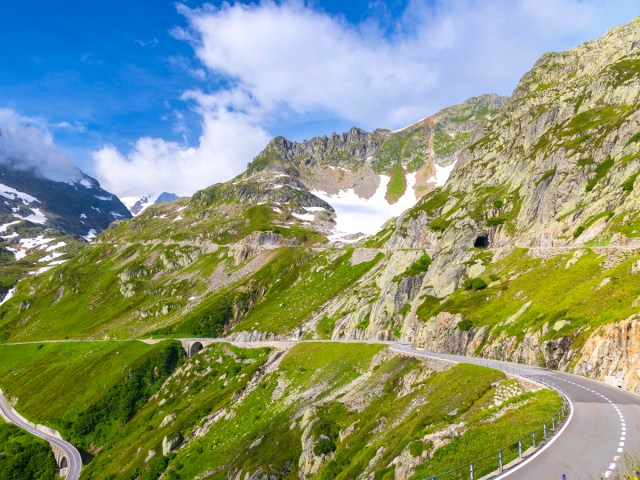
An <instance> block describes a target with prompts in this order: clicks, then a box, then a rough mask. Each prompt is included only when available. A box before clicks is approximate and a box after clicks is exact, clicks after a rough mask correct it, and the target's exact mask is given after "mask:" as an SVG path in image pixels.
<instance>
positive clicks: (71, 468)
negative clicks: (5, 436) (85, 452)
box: [0, 394, 82, 480]
mask: <svg viewBox="0 0 640 480" xmlns="http://www.w3.org/2000/svg"><path fill="white" fill-rule="evenodd" d="M0 410H2V413H3V416H4V417H5V418H8V419H9V420H10V421H11V423H13V424H15V425H16V426H18V427H20V428H21V429H23V430H26V431H27V432H29V433H31V434H32V435H35V436H36V437H40V438H43V439H45V440H46V441H47V442H49V443H51V444H53V445H56V446H57V447H59V448H60V450H62V451H63V452H64V454H65V456H66V457H67V464H68V470H67V476H66V477H65V478H66V479H67V480H77V479H78V478H79V477H80V469H81V468H82V457H81V456H80V452H79V451H78V449H77V448H76V447H74V446H73V445H71V444H70V443H69V442H65V441H64V440H60V439H59V438H57V437H54V436H52V435H48V434H46V433H44V432H41V431H39V430H36V429H35V428H33V427H32V426H31V425H29V424H28V423H25V422H24V421H23V420H22V419H21V418H20V417H18V416H16V415H15V414H14V413H13V410H12V408H11V405H9V402H7V399H6V398H5V397H4V395H2V394H0Z"/></svg>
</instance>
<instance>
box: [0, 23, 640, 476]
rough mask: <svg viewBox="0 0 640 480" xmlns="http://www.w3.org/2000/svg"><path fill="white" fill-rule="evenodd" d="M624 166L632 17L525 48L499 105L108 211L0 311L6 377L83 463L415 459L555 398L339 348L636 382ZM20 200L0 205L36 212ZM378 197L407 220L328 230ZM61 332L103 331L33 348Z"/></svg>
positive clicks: (415, 464)
mask: <svg viewBox="0 0 640 480" xmlns="http://www.w3.org/2000/svg"><path fill="white" fill-rule="evenodd" d="M639 173H640V18H638V19H636V20H634V21H633V22H631V23H630V24H628V25H625V26H621V27H618V28H615V29H612V30H611V31H609V32H608V33H607V34H606V35H605V36H604V37H602V38H601V39H598V40H594V41H590V42H587V43H585V44H583V45H580V46H578V47H576V48H574V49H572V50H569V51H565V52H559V53H549V54H546V55H544V56H543V57H542V58H540V60H538V61H537V62H536V63H535V65H534V66H533V68H532V69H531V70H530V71H529V72H528V73H526V74H525V75H524V76H523V77H522V79H521V80H520V82H519V84H518V85H517V87H516V89H515V90H514V92H513V94H512V95H511V96H510V97H509V98H507V99H505V98H501V97H498V96H496V95H483V96H481V97H475V98H472V99H469V100H468V101H466V102H464V103H462V104H460V105H456V106H453V107H450V108H447V109H444V110H443V111H441V112H439V113H438V114H436V115H434V116H432V117H428V118H427V119H425V120H422V121H420V122H418V123H416V124H414V125H412V126H410V127H407V128H405V129H403V130H401V131H398V132H390V131H388V130H375V131H374V132H371V133H368V132H364V131H362V130H359V129H355V128H354V129H352V130H350V131H349V132H347V133H344V134H341V135H338V134H334V135H332V136H330V137H319V138H314V139H311V140H308V141H305V142H292V141H289V140H286V139H284V138H282V137H278V138H275V139H274V140H272V141H271V142H270V143H269V145H268V146H267V147H266V148H265V150H264V151H263V152H262V153H260V154H259V155H258V156H257V157H256V158H255V159H254V160H253V161H252V162H251V163H250V164H249V165H248V168H247V170H246V171H245V172H244V173H242V174H241V175H239V176H237V177H236V178H234V179H232V180H231V181H229V182H226V183H220V184H216V185H212V186H210V187H208V188H206V189H203V190H201V191H199V192H197V193H195V194H194V195H193V196H192V197H191V198H180V199H177V200H176V201H173V202H170V203H161V204H155V205H151V206H149V207H148V208H146V209H145V210H144V211H142V212H141V213H140V214H138V215H137V216H135V217H134V218H132V219H129V220H124V221H119V222H117V223H116V224H115V225H113V226H112V227H111V228H109V229H107V230H106V231H104V232H103V233H101V234H100V235H98V237H97V238H96V240H95V242H92V243H91V244H88V245H84V246H83V248H82V249H81V250H79V251H78V253H77V255H75V256H74V257H73V258H72V259H70V260H69V261H67V262H66V263H64V264H63V265H59V266H56V267H55V268H54V269H52V270H50V271H47V272H44V273H42V274H40V275H37V276H33V277H31V278H26V279H24V280H22V281H20V282H19V283H18V284H17V285H16V287H15V289H14V290H13V291H12V294H11V296H10V298H8V299H6V301H5V302H4V303H3V304H2V305H0V340H2V341H3V342H5V343H7V344H12V343H20V342H43V343H40V344H39V345H38V344H37V343H35V344H33V345H31V344H30V345H3V346H1V347H0V359H2V362H0V370H2V369H4V370H3V373H4V376H3V377H0V378H1V379H0V383H2V386H3V387H5V384H6V388H7V389H8V394H9V396H10V397H11V398H13V400H14V402H17V405H18V407H20V406H21V403H22V405H23V406H24V407H25V409H26V410H29V413H30V414H32V415H33V416H34V417H35V418H37V419H38V420H39V421H43V422H49V423H52V424H53V425H55V426H56V427H58V428H60V430H61V431H63V433H64V434H65V435H66V436H68V437H70V438H72V439H73V441H75V442H76V443H77V444H78V445H80V446H81V447H82V448H83V449H85V451H87V452H89V453H91V454H92V455H95V458H94V459H93V461H92V463H91V464H90V465H89V466H88V467H87V468H86V469H85V470H84V473H83V475H84V478H154V479H156V478H159V477H160V476H161V475H164V476H166V478H233V479H238V480H240V479H250V478H260V479H265V480H266V479H271V478H319V479H320V478H322V479H324V478H388V479H391V478H394V479H405V478H425V477H427V476H429V475H435V474H437V473H439V472H441V471H443V470H444V469H446V468H449V467H451V466H452V465H453V464H454V461H453V460H451V458H452V457H450V456H449V455H453V457H454V458H455V455H456V453H458V454H459V455H460V458H463V459H464V460H465V462H467V461H471V460H472V459H473V457H472V455H471V454H468V451H469V450H467V447H468V446H469V445H473V448H474V449H475V450H473V451H474V452H480V451H482V452H484V450H483V449H482V445H485V444H486V445H489V446H491V447H492V448H493V447H494V446H495V447H496V448H497V447H499V438H501V437H500V436H501V435H503V434H505V435H507V434H508V435H511V433H514V434H515V433H517V435H520V434H522V433H523V432H522V431H519V430H518V431H517V432H515V430H516V426H517V425H528V424H527V421H528V420H527V419H529V420H531V421H534V420H535V421H539V420H540V418H547V417H546V416H547V415H548V414H549V413H550V412H551V413H553V412H554V411H557V408H558V406H559V402H560V400H559V399H558V398H557V397H556V396H555V394H552V393H551V392H550V391H547V390H537V388H536V387H532V386H531V385H528V384H526V383H522V382H520V381H519V380H518V381H516V380H514V379H506V378H504V377H503V376H502V374H500V373H499V372H496V371H494V370H490V369H485V368H483V367H473V368H471V367H470V366H461V365H459V366H457V367H451V365H449V364H447V365H442V364H437V365H436V364H435V363H433V364H431V363H429V364H428V363H420V362H418V361H416V360H415V359H414V358H408V357H404V356H400V355H397V354H396V353H397V352H396V353H394V352H392V351H391V348H390V347H389V348H387V347H386V346H382V345H380V344H377V345H373V344H367V343H356V344H352V345H347V344H345V343H341V342H340V341H341V340H346V339H357V340H378V341H387V340H389V341H391V340H401V341H404V342H408V343H412V344H413V345H414V346H416V347H420V348H422V347H425V348H428V349H429V350H431V351H436V352H446V353H458V354H463V355H467V356H478V357H486V358H493V359H501V360H510V361H514V362H521V363H526V364H530V365H535V366H543V367H549V368H554V369H559V370H564V371H568V372H572V373H576V374H580V375H585V376H588V377H592V378H595V379H598V380H603V381H605V382H607V383H609V384H611V385H615V386H617V387H621V388H625V389H627V390H629V391H631V392H635V393H640V340H639V339H640V209H639V203H640V181H639V180H638V175H639ZM69 187H70V188H73V186H69ZM15 188H16V190H19V189H18V188H17V187H15ZM81 188H83V187H81V186H78V191H81V190H80V189H81ZM92 188H97V186H95V187H92ZM85 190H90V189H85ZM21 191H24V190H21ZM24 192H25V194H29V195H33V196H35V197H37V198H38V199H39V200H41V201H44V200H43V199H41V198H40V197H38V195H37V193H38V192H33V191H28V192H27V191H24ZM83 192H84V191H83ZM91 193H93V192H91ZM8 194H9V193H8ZM12 195H17V194H12ZM21 195H22V196H23V197H24V196H25V195H23V194H21ZM30 198H31V197H28V198H27V197H25V198H24V199H22V198H21V197H17V196H16V198H15V199H16V202H21V203H22V206H21V207H20V208H22V209H23V210H18V211H16V212H13V211H12V213H11V214H9V213H8V214H7V215H11V216H13V218H17V217H15V216H14V214H16V215H20V216H21V217H25V218H28V215H27V214H29V212H27V211H25V210H24V209H29V210H30V211H31V212H32V214H34V215H35V214H36V213H37V212H35V210H33V209H34V208H40V207H39V203H37V205H38V207H35V206H33V205H34V203H33V202H34V201H33V200H30ZM100 201H101V200H100ZM25 202H26V203H25ZM381 205H383V206H386V207H390V206H393V205H397V206H398V208H401V209H402V210H403V211H402V212H401V213H400V214H399V215H398V216H397V217H395V218H391V219H389V220H388V221H386V223H384V224H382V223H383V222H384V220H386V219H387V218H388V215H387V216H386V217H381V216H377V217H376V216H375V215H372V216H371V217H365V218H367V219H371V218H373V217H375V219H376V221H378V222H380V224H381V228H379V229H377V231H376V232H374V233H373V234H371V235H363V233H365V234H366V233H369V232H366V231H364V230H363V229H361V228H360V227H361V226H362V223H360V224H358V223H356V222H355V221H347V222H346V223H352V225H349V229H346V228H344V227H343V225H345V221H344V219H345V218H346V219H349V218H352V217H349V214H350V213H353V211H356V212H361V213H362V212H366V211H367V208H369V207H371V208H373V207H372V206H376V207H379V206H381ZM14 208H15V207H14ZM358 208H360V210H358ZM386 211H387V212H388V211H389V210H386ZM41 212H42V213H43V215H45V216H46V215H47V212H48V211H47V210H46V209H44V207H43V208H42V210H41ZM49 215H51V218H53V214H49ZM362 215H364V213H362ZM7 218H8V217H7ZM13 221H16V220H13ZM20 221H21V222H28V219H27V220H20ZM367 221H368V220H367ZM372 221H373V220H372ZM365 223H366V222H365ZM3 228H4V227H3ZM7 228H11V227H7ZM10 232H12V231H11V230H9V231H8V235H10V234H11V233H10ZM196 337H208V338H213V337H217V338H221V337H224V340H225V341H227V342H233V343H234V345H233V346H231V345H229V344H228V343H222V342H220V343H218V342H214V343H212V344H211V345H210V346H208V347H207V348H205V349H204V350H203V351H202V352H200V353H198V354H197V355H195V356H193V357H191V358H188V359H187V358H185V354H184V353H183V350H182V349H181V348H180V343H178V342H177V341H175V339H193V338H196ZM64 339H71V340H92V341H97V340H99V341H100V342H86V343H82V342H79V343H64V342H62V343H59V344H58V343H54V344H45V343H44V341H46V340H64ZM141 339H142V340H144V341H145V342H147V343H148V344H149V345H146V344H143V343H142V342H139V341H133V340H141ZM300 340H333V341H334V342H326V343H325V342H309V343H307V342H298V341H300ZM256 342H272V343H263V344H257V343H256ZM273 342H277V343H273ZM296 342H297V343H296ZM238 345H239V346H240V347H259V348H239V347H238ZM12 349H13V350H12ZM16 352H21V353H19V354H17V353H16ZM70 352H76V353H74V354H72V353H70ZM114 352H117V353H114ZM190 353H191V352H190ZM43 365H46V366H51V368H55V369H56V370H55V371H56V372H58V371H63V372H68V375H69V377H67V375H65V374H60V375H56V376H55V385H53V384H52V383H51V382H50V381H49V377H50V375H48V374H47V372H44V373H42V371H41V370H42V368H43ZM54 365H55V366H54ZM91 365H92V366H93V367H91V368H92V369H94V370H95V372H99V373H96V378H97V379H98V380H96V381H95V382H93V383H91V382H90V381H89V380H88V377H91V376H92V375H88V374H82V372H85V370H83V368H87V369H89V367H90V366H91ZM102 365H104V368H103V367H102ZM80 366H82V368H80ZM107 367H108V368H107ZM77 371H80V372H81V373H80V374H79V373H77ZM15 372H22V373H23V375H19V374H15ZM24 372H27V373H24ZM32 378H36V379H37V381H34V383H32V384H30V382H28V381H25V379H32ZM71 379H77V380H73V381H72V380H71ZM3 382H4V383H3ZM33 385H41V386H42V387H41V388H39V389H37V390H38V395H36V396H35V397H33V398H32V399H31V401H30V400H28V399H25V400H23V398H24V397H25V396H26V395H27V389H28V388H29V387H30V386H31V388H33ZM460 385H462V386H464V391H459V390H457V388H458V387H460ZM56 386H58V389H57V390H55V387H56ZM54 390H55V391H63V392H65V394H68V401H64V402H63V399H58V400H57V401H56V400H55V398H54V397H55V395H54V394H53V393H52V391H54ZM76 391H77V392H81V393H78V394H74V393H73V392H76ZM615 391H616V392H617V389H616V390H615ZM106 392H109V393H106ZM52 399H53V400H52ZM30 402H31V403H30ZM505 402H506V406H507V408H503V407H502V405H503V403H505ZM63 403H64V405H63ZM609 403H611V402H609ZM43 405H47V406H48V407H49V408H47V409H43V407H42V406H43ZM394 406H397V408H395V407H394ZM525 407H529V408H530V410H527V408H525ZM612 414H613V413H612ZM618 414H619V415H620V418H622V413H620V412H618ZM616 421H617V420H616ZM623 423H624V422H623ZM487 425H489V426H490V427H491V428H489V430H490V431H491V432H493V433H487V430H485V428H488V427H487ZM625 428H626V427H625ZM495 432H498V433H495ZM500 432H501V433H500ZM623 435H624V434H623ZM467 442H470V443H467ZM492 442H493V443H492ZM616 443H617V442H616ZM487 448H489V447H487ZM441 467H442V468H441Z"/></svg>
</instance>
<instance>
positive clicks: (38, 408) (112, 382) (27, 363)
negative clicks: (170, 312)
mask: <svg viewBox="0 0 640 480" xmlns="http://www.w3.org/2000/svg"><path fill="white" fill-rule="evenodd" d="M164 349H165V345H162V344H161V345H154V346H150V345H146V344H144V343H142V342H136V341H132V342H91V343H42V344H28V345H2V346H0V379H1V380H0V386H1V387H2V389H3V390H4V392H5V394H6V396H7V397H10V398H13V399H17V400H18V403H17V405H16V409H17V410H18V411H19V412H20V413H21V414H23V415H24V416H26V417H27V418H29V419H30V420H32V421H35V422H36V423H42V424H45V425H48V426H51V427H53V428H55V429H57V430H60V431H61V432H63V433H66V434H67V436H69V434H70V433H71V429H72V425H73V424H74V423H75V422H76V421H77V418H78V417H79V416H80V415H81V414H82V413H83V412H85V411H86V410H87V409H88V408H89V407H90V406H91V405H94V404H95V403H96V402H98V401H99V400H100V399H102V398H103V397H105V395H107V394H108V392H109V391H111V390H112V389H114V388H115V386H116V385H117V384H118V382H119V381H120V380H121V379H122V376H123V372H126V371H127V369H129V368H130V367H131V366H132V365H134V364H136V362H138V361H140V359H143V358H145V357H146V356H148V355H150V354H151V355H153V354H155V353H159V352H162V351H163V350H164Z"/></svg>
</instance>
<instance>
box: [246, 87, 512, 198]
mask: <svg viewBox="0 0 640 480" xmlns="http://www.w3.org/2000/svg"><path fill="white" fill-rule="evenodd" d="M505 102H506V98H505V97H499V96H497V95H482V96H480V97H474V98H471V99H469V100H467V101H465V102H463V103H461V104H459V105H454V106H452V107H448V108H446V109H444V110H442V111H440V112H438V113H437V114H435V115H433V116H432V117H428V118H425V119H424V120H421V121H419V122H417V123H415V124H413V125H410V126H408V127H406V128H404V129H402V130H399V131H396V132H391V131H389V130H382V129H378V130H375V131H374V132H371V133H369V132H365V131H363V130H360V129H358V128H353V129H351V130H350V131H349V132H347V133H343V134H335V133H334V134H332V135H331V136H330V137H326V136H324V137H316V138H313V139H311V140H306V141H304V142H300V143H298V142H291V141H289V140H286V139H285V138H283V137H277V138H275V139H274V140H273V141H272V142H271V143H270V144H269V145H268V146H267V147H266V148H265V150H264V151H263V152H262V153H260V155H258V156H257V157H256V159H255V160H254V161H253V162H252V163H251V164H250V165H249V168H248V169H247V175H252V174H254V173H255V172H257V171H261V170H265V169H275V170H278V171H283V172H289V173H291V171H295V172H296V174H297V176H298V177H299V178H300V180H301V181H302V183H303V184H304V185H305V186H306V187H307V188H309V189H310V190H316V191H321V192H324V193H326V194H328V195H334V194H337V193H338V192H340V191H342V190H348V189H353V190H354V192H355V193H356V194H357V195H359V196H360V197H362V198H364V199H368V198H371V197H372V196H373V195H374V193H375V192H376V191H377V189H378V187H379V186H380V182H381V176H388V177H390V178H391V181H390V182H389V184H388V187H387V192H386V198H387V201H388V202H389V203H395V202H397V201H398V199H399V198H400V197H401V196H402V195H404V193H405V192H406V191H407V189H411V190H413V191H414V193H415V195H416V197H417V198H420V197H422V196H424V195H426V194H427V193H429V192H430V191H431V190H433V188H434V187H435V186H436V183H438V182H439V181H440V179H442V181H444V179H445V178H446V175H448V171H449V169H447V167H450V166H451V165H453V164H454V163H455V162H456V160H457V154H458V152H459V151H460V150H461V149H463V148H464V147H466V146H467V145H468V144H469V141H470V138H471V135H472V132H473V131H474V130H475V129H476V128H477V127H478V126H479V125H481V124H482V123H484V122H485V121H487V119H489V118H492V117H493V116H494V115H495V114H496V113H497V112H498V111H499V110H500V109H501V108H502V106H503V105H504V103H505Z"/></svg>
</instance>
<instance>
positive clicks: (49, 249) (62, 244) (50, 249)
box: [46, 242, 67, 252]
mask: <svg viewBox="0 0 640 480" xmlns="http://www.w3.org/2000/svg"><path fill="white" fill-rule="evenodd" d="M66 246H67V244H66V243H65V242H58V243H56V244H55V245H49V246H48V247H47V248H46V251H47V252H53V251H54V250H59V249H61V248H62V247H66Z"/></svg>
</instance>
